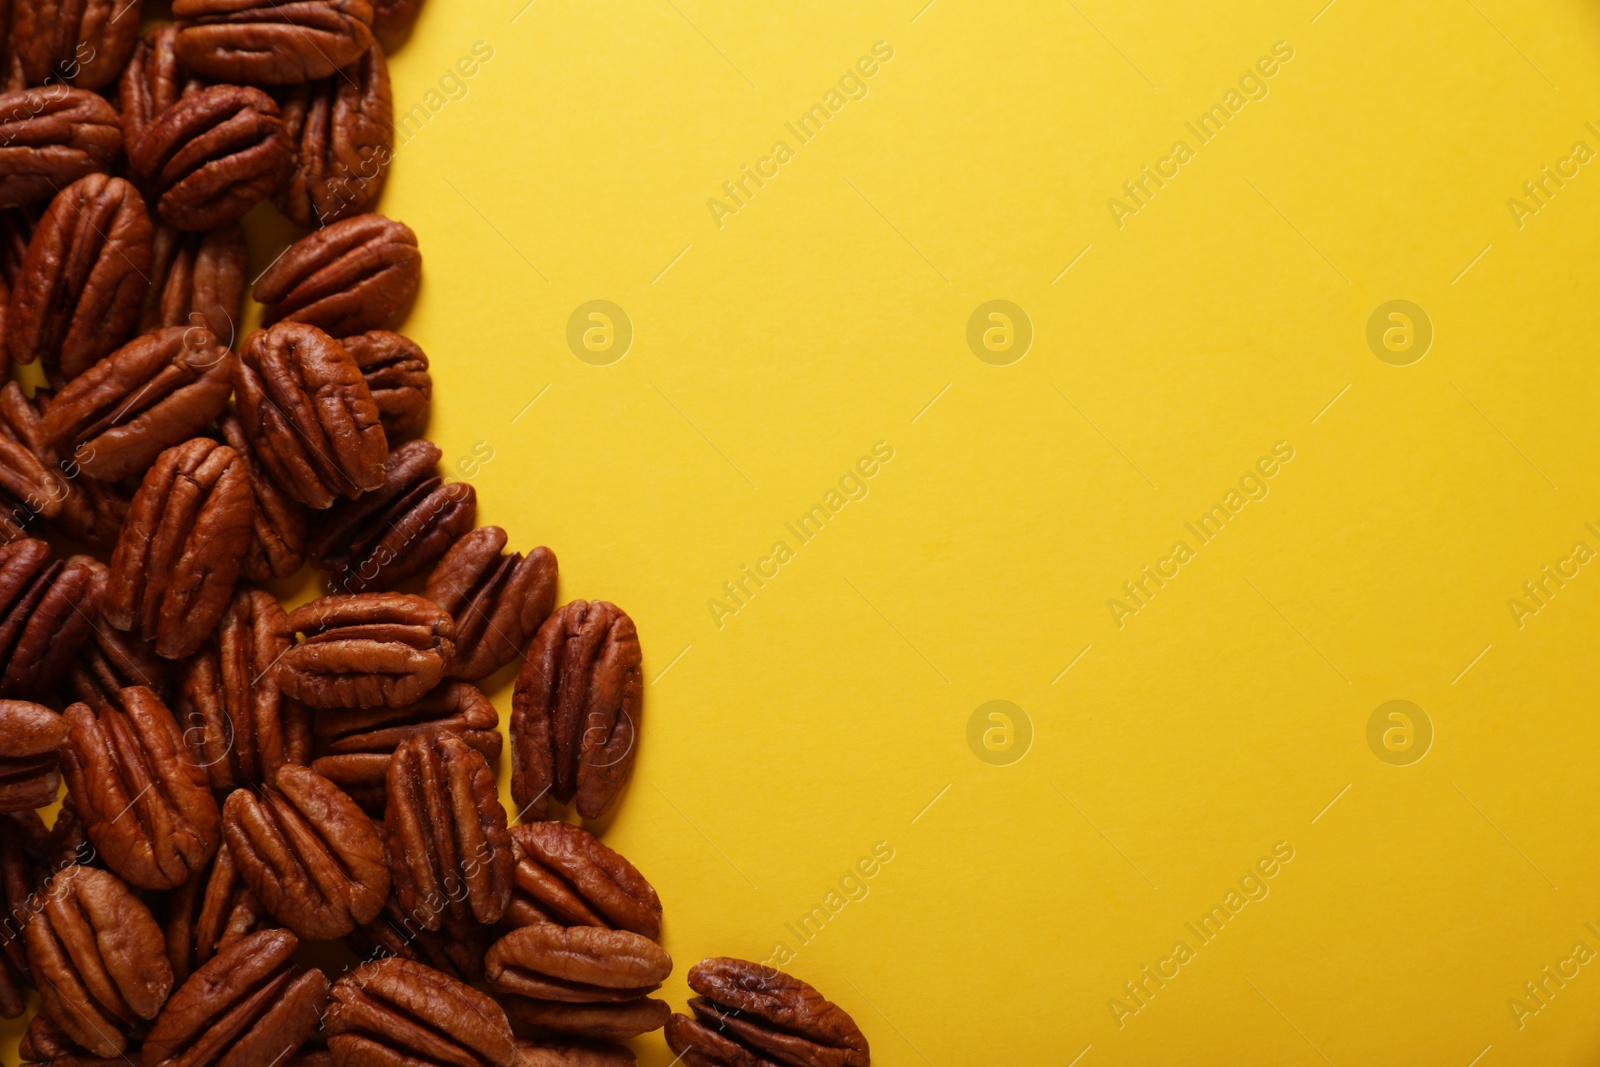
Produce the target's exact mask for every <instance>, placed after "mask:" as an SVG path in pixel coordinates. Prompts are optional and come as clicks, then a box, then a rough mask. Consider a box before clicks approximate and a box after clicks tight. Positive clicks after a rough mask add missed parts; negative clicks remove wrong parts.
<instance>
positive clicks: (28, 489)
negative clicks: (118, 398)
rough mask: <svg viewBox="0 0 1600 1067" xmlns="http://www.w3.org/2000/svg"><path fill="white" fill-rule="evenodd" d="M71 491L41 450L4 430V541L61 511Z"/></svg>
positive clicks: (0, 517)
mask: <svg viewBox="0 0 1600 1067" xmlns="http://www.w3.org/2000/svg"><path fill="white" fill-rule="evenodd" d="M15 384H16V383H15V382H8V383H7V386H8V387H9V386H12V385H15ZM67 493H68V489H67V486H66V483H65V479H63V478H61V477H59V476H58V475H57V474H56V472H55V471H54V470H52V469H51V467H50V465H49V464H47V463H46V462H45V461H44V460H43V459H42V458H41V457H40V455H39V454H38V453H37V452H35V451H34V450H32V449H30V448H29V447H28V446H27V445H26V444H25V443H23V442H22V441H19V440H17V439H16V438H14V437H12V436H10V435H9V434H0V544H5V543H9V542H11V541H14V540H16V539H17V538H19V537H24V536H26V535H27V532H28V531H29V529H30V528H31V527H32V526H33V525H34V523H35V522H36V520H38V519H39V518H41V517H43V518H54V517H56V516H57V515H60V514H61V512H62V510H63V508H65V506H66V497H67Z"/></svg>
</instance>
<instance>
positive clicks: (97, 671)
mask: <svg viewBox="0 0 1600 1067" xmlns="http://www.w3.org/2000/svg"><path fill="white" fill-rule="evenodd" d="M169 667H170V665H169V664H168V663H167V661H166V660H164V659H162V658H161V657H160V656H158V655H156V653H155V649H154V648H152V647H151V646H150V644H149V642H146V641H141V640H139V639H138V638H136V637H134V636H132V635H131V634H125V633H123V632H122V631H121V630H118V629H117V628H116V627H114V626H107V625H104V624H101V625H97V626H95V627H94V630H93V632H92V633H91V634H90V636H89V640H88V641H87V642H85V644H84V646H83V650H82V651H81V652H79V653H78V658H77V660H76V661H75V662H74V663H73V664H72V666H71V668H69V669H68V671H67V689H68V691H69V692H71V694H72V695H73V696H74V697H76V698H77V699H78V700H80V701H82V702H83V703H85V704H87V705H89V708H90V710H92V711H94V712H95V713H96V714H99V713H100V712H102V711H104V710H105V709H106V708H120V707H122V691H123V690H124V689H128V688H131V687H133V686H143V687H144V688H146V689H149V690H150V691H151V692H153V693H155V695H156V696H158V697H160V698H161V700H162V701H163V702H165V701H166V700H167V698H168V697H170V696H171V693H170V692H169V689H168V683H169V681H170V678H169V675H170V670H169Z"/></svg>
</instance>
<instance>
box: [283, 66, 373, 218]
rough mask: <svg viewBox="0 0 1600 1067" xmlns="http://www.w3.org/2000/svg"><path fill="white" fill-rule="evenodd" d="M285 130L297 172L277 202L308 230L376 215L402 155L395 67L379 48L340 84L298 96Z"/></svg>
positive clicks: (302, 90)
mask: <svg viewBox="0 0 1600 1067" xmlns="http://www.w3.org/2000/svg"><path fill="white" fill-rule="evenodd" d="M283 129H284V134H285V136H286V137H287V139H288V141H289V143H290V144H291V145H292V146H293V148H294V153H295V161H294V170H293V172H292V173H291V174H290V175H289V179H288V181H287V182H285V183H284V185H283V187H282V188H281V189H279V190H278V195H277V197H276V200H275V202H276V203H277V205H278V208H279V210H281V211H282V212H283V213H284V214H285V215H287V216H289V218H290V219H292V220H294V221H295V222H296V223H298V224H300V225H301V226H308V227H310V226H326V225H328V224H329V223H333V222H338V221H339V220H340V219H345V218H349V217H351V216H352V215H359V214H361V213H362V212H364V211H370V210H372V208H373V207H374V206H375V205H376V204H377V202H378V194H379V193H380V192H382V191H383V179H384V175H385V174H386V173H387V172H388V169H389V159H390V157H391V156H392V155H393V154H394V103H393V97H392V95H391V93H390V90H389V64H388V62H387V61H386V60H385V59H384V58H383V49H381V48H379V47H378V46H377V45H373V46H372V47H370V48H368V49H367V50H366V51H365V52H364V53H362V55H361V58H360V60H358V61H357V62H355V63H352V64H351V65H350V66H348V67H346V68H345V69H344V70H342V71H340V72H339V73H338V74H337V75H335V76H334V77H332V78H322V79H319V80H317V81H314V82H311V83H309V84H307V85H303V86H300V87H298V88H296V89H295V90H294V91H293V92H291V93H290V94H289V95H288V97H287V98H286V99H285V100H284V101H283Z"/></svg>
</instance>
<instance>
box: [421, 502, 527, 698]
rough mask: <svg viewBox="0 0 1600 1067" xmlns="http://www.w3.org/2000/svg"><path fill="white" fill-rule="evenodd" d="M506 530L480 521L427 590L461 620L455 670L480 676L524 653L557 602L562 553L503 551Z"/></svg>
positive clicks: (442, 562)
mask: <svg viewBox="0 0 1600 1067" xmlns="http://www.w3.org/2000/svg"><path fill="white" fill-rule="evenodd" d="M505 547H506V532H505V531H504V530H502V529H501V528H500V527H498V526H480V527H479V528H478V529H476V530H473V531H471V532H470V533H468V534H466V535H465V536H463V537H462V538H461V539H460V540H459V541H457V542H456V543H455V544H454V545H453V546H451V548H450V551H449V552H446V553H445V554H444V557H443V558H441V559H440V560H439V563H438V565H437V566H435V567H434V568H433V573H432V574H431V575H429V576H428V588H427V590H426V592H425V593H424V595H425V596H426V597H427V598H428V599H429V600H432V601H433V602H434V603H436V604H438V605H439V606H440V607H441V608H443V609H444V610H446V611H448V612H449V613H450V616H451V618H453V619H455V621H456V661H455V666H453V667H451V668H450V673H451V674H452V675H453V676H455V677H457V678H465V679H467V680H468V681H473V682H475V681H478V680H479V679H481V678H487V677H488V676H489V675H491V674H493V673H494V672H495V671H497V670H499V669H500V668H501V667H504V666H505V665H506V664H507V663H510V662H511V661H512V660H514V659H516V658H517V657H518V656H520V655H522V650H523V649H525V648H527V647H528V642H529V641H530V640H532V639H533V636H534V635H535V634H536V633H538V632H539V627H540V626H541V625H543V624H544V620H545V619H547V618H549V617H550V609H551V608H553V607H555V603H556V574H557V567H556V555H555V553H554V552H551V551H550V550H549V549H548V548H536V549H534V550H533V551H532V552H530V553H528V555H527V556H526V557H524V556H523V555H522V553H521V552H514V553H512V554H511V555H509V556H507V555H502V554H501V553H502V552H503V551H504V549H505Z"/></svg>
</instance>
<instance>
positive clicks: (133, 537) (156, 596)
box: [104, 437, 255, 659]
mask: <svg viewBox="0 0 1600 1067" xmlns="http://www.w3.org/2000/svg"><path fill="white" fill-rule="evenodd" d="M254 518H255V502H254V500H253V499H252V497H251V495H250V482H249V475H248V474H247V473H246V472H245V467H244V461H243V460H241V459H240V458H239V454H238V453H237V452H235V451H234V450H233V449H231V448H229V447H228V446H227V445H221V444H218V443H217V442H215V441H212V440H210V439H208V438H204V437H197V438H195V439H194V440H192V441H188V442H185V443H184V444H181V445H177V446H176V447H173V448H169V449H167V450H166V451H165V452H163V453H161V455H160V456H158V457H157V458H156V462H155V466H153V467H151V468H150V470H149V472H148V473H147V474H145V476H144V481H143V482H141V483H140V485H139V491H138V492H137V493H135V494H134V496H133V504H132V506H131V507H129V509H128V520H127V524H126V525H125V526H123V528H122V535H121V536H120V537H119V538H118V539H117V547H116V551H114V552H113V553H112V554H111V579H110V581H109V583H108V585H107V589H106V602H105V607H104V614H105V617H106V621H107V622H109V623H111V625H113V626H115V627H116V628H117V629H119V630H127V631H129V632H136V633H138V634H139V636H141V637H143V638H144V639H145V640H147V641H154V642H155V649H156V654H157V655H159V656H164V657H166V658H167V659H182V658H183V657H185V656H188V655H192V654H193V653H194V651H195V650H196V649H198V648H199V647H200V645H201V644H202V643H203V642H204V641H205V639H206V637H207V636H209V635H210V633H211V631H212V630H214V629H215V628H216V625H217V621H218V620H219V619H221V618H222V613H223V611H225V610H226V609H227V606H228V601H229V600H230V599H232V597H233V584H234V581H235V580H236V579H237V578H238V576H239V569H240V567H241V565H242V564H243V563H244V555H245V552H246V551H247V550H248V549H249V548H250V539H251V537H252V536H254Z"/></svg>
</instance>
